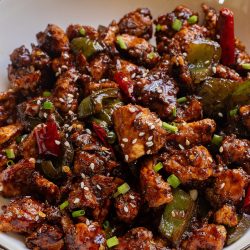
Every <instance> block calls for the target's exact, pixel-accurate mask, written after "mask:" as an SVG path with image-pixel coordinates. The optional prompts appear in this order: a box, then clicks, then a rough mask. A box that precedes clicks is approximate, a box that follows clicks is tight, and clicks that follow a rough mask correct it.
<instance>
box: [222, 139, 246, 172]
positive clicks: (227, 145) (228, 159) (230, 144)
mask: <svg viewBox="0 0 250 250" xmlns="http://www.w3.org/2000/svg"><path fill="white" fill-rule="evenodd" d="M220 151H221V152H222V153H221V154H222V157H223V161H224V162H225V163H226V164H238V165H240V166H242V167H243V168H246V169H248V168H250V141H249V140H247V139H237V138H236V136H234V135H232V136H226V137H225V138H224V140H223V141H222V144H221V148H220Z"/></svg>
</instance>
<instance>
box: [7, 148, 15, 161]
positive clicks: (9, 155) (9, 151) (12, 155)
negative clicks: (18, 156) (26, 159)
mask: <svg viewBox="0 0 250 250" xmlns="http://www.w3.org/2000/svg"><path fill="white" fill-rule="evenodd" d="M5 153H6V156H7V158H8V159H15V153H14V150H13V148H7V149H5Z"/></svg>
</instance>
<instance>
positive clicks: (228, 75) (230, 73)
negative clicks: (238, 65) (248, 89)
mask: <svg viewBox="0 0 250 250" xmlns="http://www.w3.org/2000/svg"><path fill="white" fill-rule="evenodd" d="M215 77H216V78H224V79H229V80H233V81H237V82H242V78H241V76H240V75H239V74H238V73H237V72H236V71H235V70H234V69H231V68H229V67H227V66H224V65H222V64H218V65H217V66H216V71H215Z"/></svg>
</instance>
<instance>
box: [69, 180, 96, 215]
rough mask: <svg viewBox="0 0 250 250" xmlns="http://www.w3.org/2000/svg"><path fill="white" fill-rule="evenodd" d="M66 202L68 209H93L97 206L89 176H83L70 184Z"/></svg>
mask: <svg viewBox="0 0 250 250" xmlns="http://www.w3.org/2000/svg"><path fill="white" fill-rule="evenodd" d="M68 202H69V209H70V210H74V209H84V208H86V207H89V208H92V209H94V208H95V207H97V206H98V202H97V199H96V196H95V194H94V192H93V189H92V186H91V183H90V179H89V178H84V179H82V180H81V182H77V183H74V184H73V185H72V188H71V191H70V193H69V197H68Z"/></svg>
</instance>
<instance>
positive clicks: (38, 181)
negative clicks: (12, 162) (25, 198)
mask: <svg viewBox="0 0 250 250" xmlns="http://www.w3.org/2000/svg"><path fill="white" fill-rule="evenodd" d="M30 182H31V185H30V186H31V187H33V188H32V192H35V193H39V194H40V195H41V196H42V197H43V198H44V199H45V200H48V201H49V202H51V203H55V202H58V201H59V200H60V190H59V188H58V186H57V185H56V184H54V183H53V182H51V181H49V180H47V179H46V178H44V177H43V176H42V175H41V174H40V173H38V172H36V171H35V172H34V173H33V174H32V177H31V180H30Z"/></svg>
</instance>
